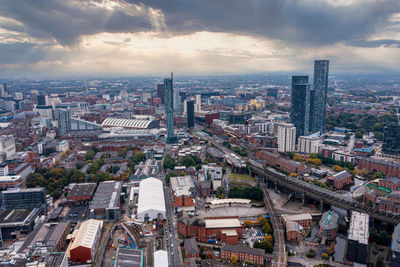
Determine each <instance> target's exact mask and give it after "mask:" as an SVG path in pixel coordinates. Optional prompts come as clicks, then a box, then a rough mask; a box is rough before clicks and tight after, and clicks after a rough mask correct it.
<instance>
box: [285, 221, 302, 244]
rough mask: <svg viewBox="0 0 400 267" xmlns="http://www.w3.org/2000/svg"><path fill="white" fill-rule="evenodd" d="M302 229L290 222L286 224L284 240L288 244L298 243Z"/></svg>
mask: <svg viewBox="0 0 400 267" xmlns="http://www.w3.org/2000/svg"><path fill="white" fill-rule="evenodd" d="M301 232H302V227H301V226H300V225H299V224H298V223H296V222H292V221H288V222H287V223H286V239H287V240H288V241H290V242H300V240H301Z"/></svg>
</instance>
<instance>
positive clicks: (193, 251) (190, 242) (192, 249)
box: [184, 238, 200, 258]
mask: <svg viewBox="0 0 400 267" xmlns="http://www.w3.org/2000/svg"><path fill="white" fill-rule="evenodd" d="M184 249H185V255H186V258H198V257H199V256H200V254H199V248H198V247H197V242H196V239H195V238H187V239H185V243H184Z"/></svg>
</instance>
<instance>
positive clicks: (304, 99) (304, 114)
mask: <svg viewBox="0 0 400 267" xmlns="http://www.w3.org/2000/svg"><path fill="white" fill-rule="evenodd" d="M309 118H310V85H309V84H308V76H292V100H291V108H290V119H291V121H292V123H293V124H294V126H295V127H296V140H297V138H298V137H299V136H302V135H308V133H309Z"/></svg>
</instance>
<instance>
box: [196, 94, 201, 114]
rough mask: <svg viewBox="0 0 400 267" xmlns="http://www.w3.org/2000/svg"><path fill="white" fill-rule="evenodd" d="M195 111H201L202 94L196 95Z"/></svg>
mask: <svg viewBox="0 0 400 267" xmlns="http://www.w3.org/2000/svg"><path fill="white" fill-rule="evenodd" d="M194 111H195V112H197V111H201V95H196V97H195V101H194Z"/></svg>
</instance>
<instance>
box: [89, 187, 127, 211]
mask: <svg viewBox="0 0 400 267" xmlns="http://www.w3.org/2000/svg"><path fill="white" fill-rule="evenodd" d="M121 188H122V182H120V181H107V182H102V183H100V185H99V187H98V188H97V191H96V194H95V195H94V197H93V199H92V201H91V202H90V205H89V209H113V208H118V207H119V197H120V193H121Z"/></svg>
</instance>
